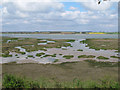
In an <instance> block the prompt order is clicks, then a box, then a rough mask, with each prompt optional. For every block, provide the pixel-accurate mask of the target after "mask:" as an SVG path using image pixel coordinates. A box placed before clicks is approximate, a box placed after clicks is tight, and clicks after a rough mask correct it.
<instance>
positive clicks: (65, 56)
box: [63, 55, 74, 59]
mask: <svg viewBox="0 0 120 90" xmlns="http://www.w3.org/2000/svg"><path fill="white" fill-rule="evenodd" d="M73 57H74V56H73V55H64V56H63V58H66V59H71V58H73Z"/></svg>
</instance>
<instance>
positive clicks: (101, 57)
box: [97, 56, 109, 60]
mask: <svg viewBox="0 0 120 90" xmlns="http://www.w3.org/2000/svg"><path fill="white" fill-rule="evenodd" d="M97 59H104V60H107V59H109V58H107V57H104V56H99V57H97Z"/></svg>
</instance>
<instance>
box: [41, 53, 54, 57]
mask: <svg viewBox="0 0 120 90" xmlns="http://www.w3.org/2000/svg"><path fill="white" fill-rule="evenodd" d="M43 57H56V54H53V55H49V54H46V55H44V56H43Z"/></svg>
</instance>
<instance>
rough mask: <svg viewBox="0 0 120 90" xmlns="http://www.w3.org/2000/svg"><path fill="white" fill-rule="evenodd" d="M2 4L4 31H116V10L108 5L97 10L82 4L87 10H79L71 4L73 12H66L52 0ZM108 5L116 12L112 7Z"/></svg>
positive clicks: (61, 5)
mask: <svg viewBox="0 0 120 90" xmlns="http://www.w3.org/2000/svg"><path fill="white" fill-rule="evenodd" d="M5 1H6V2H4V3H3V8H2V12H3V31H15V30H17V31H22V30H23V31H36V30H38V31H44V30H46V31H49V30H56V31H57V30H63V31H67V30H68V31H70V30H74V31H75V30H76V31H86V30H92V31H99V30H106V31H113V30H116V31H117V11H115V12H113V11H112V10H111V9H109V10H108V9H107V8H108V6H107V7H105V6H104V5H103V7H104V9H103V8H102V9H100V10H99V9H98V8H97V7H95V6H94V8H97V9H94V8H93V7H91V5H89V4H88V3H86V4H85V2H82V3H81V4H82V5H84V6H83V8H86V7H87V8H86V9H87V10H84V11H80V10H79V9H77V8H75V7H73V6H72V5H71V7H72V8H71V9H72V10H71V11H69V10H66V9H65V8H64V7H65V6H64V3H61V2H53V1H52V0H46V2H45V1H43V0H41V2H34V3H33V2H32V0H30V2H28V1H27V2H24V0H16V1H14V2H8V1H7V0H5ZM91 3H92V2H91ZM78 4H79V3H78ZM81 4H80V5H81ZM85 5H86V6H85ZM88 5H89V6H88ZM111 6H112V7H114V8H115V10H117V9H116V7H115V6H113V4H111ZM111 6H110V7H111ZM100 7H102V6H100ZM110 7H109V8H110ZM88 8H90V9H88Z"/></svg>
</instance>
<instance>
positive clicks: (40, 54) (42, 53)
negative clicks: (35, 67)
mask: <svg viewBox="0 0 120 90" xmlns="http://www.w3.org/2000/svg"><path fill="white" fill-rule="evenodd" d="M44 54H45V53H44V52H41V53H37V54H36V56H38V57H40V56H42V55H44Z"/></svg>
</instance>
